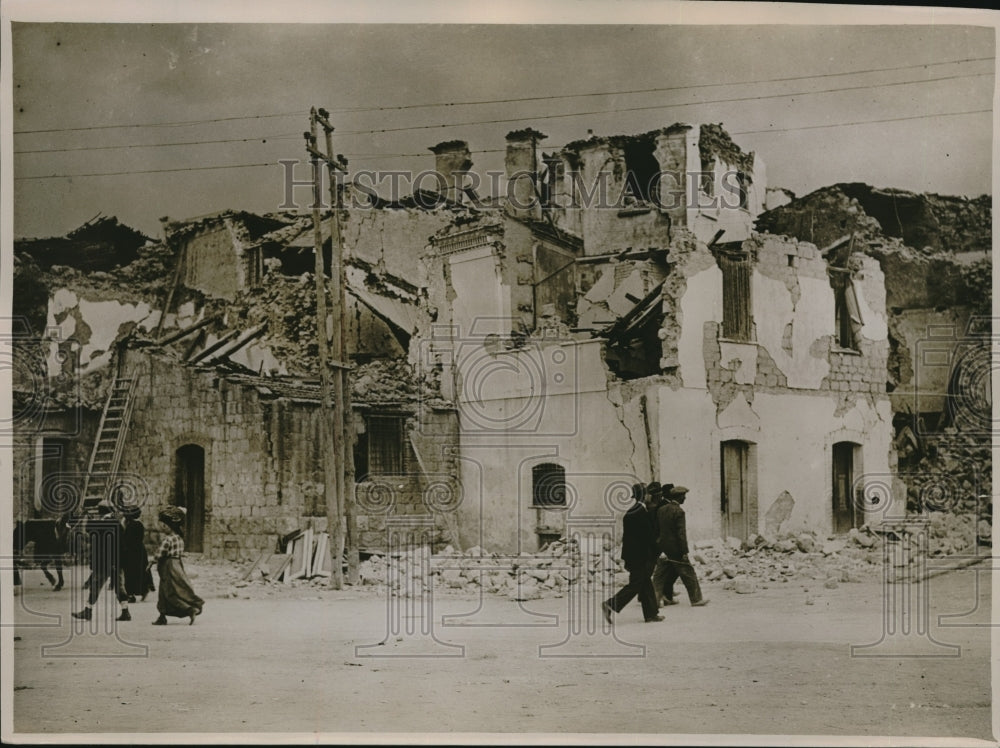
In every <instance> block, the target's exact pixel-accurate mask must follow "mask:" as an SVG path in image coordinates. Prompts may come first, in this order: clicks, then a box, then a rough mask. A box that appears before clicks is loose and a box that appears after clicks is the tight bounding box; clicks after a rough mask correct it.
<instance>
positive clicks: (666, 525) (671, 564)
mask: <svg viewBox="0 0 1000 748" xmlns="http://www.w3.org/2000/svg"><path fill="white" fill-rule="evenodd" d="M687 492H688V490H687V489H686V488H685V487H684V486H674V487H673V488H671V489H670V492H669V493H668V494H667V499H666V501H664V502H663V506H661V507H660V509H659V511H658V512H657V524H658V526H659V531H660V536H659V541H658V542H659V545H660V550H661V551H663V553H664V555H665V556H666V564H665V569H664V573H663V576H662V581H661V586H659V587H657V589H656V594H657V595H660V594H662V596H663V598H664V599H665V600H666V601H667V604H668V605H673V604H674V603H675V602H676V601H675V600H674V582H675V581H677V578H678V577H680V580H681V582H683V583H684V587H685V589H686V590H687V593H688V599H689V600H690V601H691V605H693V606H695V607H701V606H702V605H707V604H708V600H707V599H705V598H704V597H702V594H701V586H700V585H699V584H698V575H697V574H696V573H695V570H694V566H693V565H692V564H691V559H690V558H689V557H688V541H687V523H686V519H685V517H684V510H683V509H682V508H681V504H683V503H684V499H685V498H686V497H687ZM661 561H662V559H661Z"/></svg>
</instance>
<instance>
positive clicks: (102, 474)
mask: <svg viewBox="0 0 1000 748" xmlns="http://www.w3.org/2000/svg"><path fill="white" fill-rule="evenodd" d="M134 390H135V380H134V379H128V378H124V377H116V378H115V381H114V382H113V383H112V385H111V392H110V394H109V395H108V401H107V402H106V403H105V404H104V413H102V414H101V424H100V426H98V428H97V439H96V440H95V442H94V451H93V452H92V453H91V455H90V467H89V468H88V469H87V477H86V479H85V481H84V484H83V508H84V509H92V508H94V507H96V506H97V505H98V504H100V503H101V502H102V501H108V500H110V498H111V496H110V494H111V489H112V488H113V487H114V485H115V478H116V477H117V475H118V465H119V463H120V462H121V459H122V449H123V448H124V446H125V434H126V433H127V432H128V425H129V420H130V418H131V417H132V402H133V398H132V396H133V392H134Z"/></svg>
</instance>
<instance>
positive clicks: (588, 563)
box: [224, 512, 977, 604]
mask: <svg viewBox="0 0 1000 748" xmlns="http://www.w3.org/2000/svg"><path fill="white" fill-rule="evenodd" d="M976 529H977V528H976V526H975V519H974V518H972V517H970V516H965V515H951V514H944V513H940V512H932V513H930V514H928V515H922V516H921V518H920V519H919V520H913V521H909V520H908V521H907V522H906V523H905V524H901V523H897V524H882V525H879V526H877V527H874V528H872V527H868V526H865V527H862V528H860V529H858V528H854V529H852V530H850V532H848V533H847V534H846V535H838V536H825V535H818V534H816V533H814V532H812V531H785V532H780V533H778V534H777V535H776V536H773V537H766V536H763V535H753V536H752V537H751V538H749V539H748V540H745V541H744V540H739V539H737V538H725V539H723V538H717V539H713V540H703V541H697V542H695V543H694V544H693V549H692V553H691V554H690V558H691V562H692V563H693V564H694V566H695V570H696V571H697V573H698V577H699V579H700V580H701V581H702V582H703V583H705V584H706V585H708V586H712V585H715V584H718V585H721V587H722V589H724V590H728V591H732V592H734V593H736V594H741V595H746V594H752V593H754V592H757V591H759V590H763V589H767V588H768V587H769V586H772V585H780V584H787V583H788V582H792V581H803V580H816V581H817V583H818V584H821V585H822V586H823V588H825V589H836V588H837V587H838V586H839V585H841V584H845V583H855V582H864V581H875V580H878V579H881V578H883V570H885V578H886V579H888V581H891V582H905V581H916V580H917V579H919V578H920V576H921V574H922V571H921V570H922V564H923V562H924V561H926V558H927V557H928V556H939V555H953V554H956V553H958V554H960V553H970V552H974V551H975V542H976V540H975V533H976ZM923 530H926V532H922V531H923ZM922 546H924V547H922ZM620 551H621V548H620V546H618V547H613V546H612V545H611V542H610V541H609V540H607V539H604V540H603V541H601V540H599V539H598V540H591V539H584V541H583V542H582V543H580V542H578V541H577V540H575V539H572V540H565V539H562V540H558V541H555V542H553V543H550V544H549V545H547V546H546V547H545V548H543V549H542V550H540V551H538V552H536V553H526V552H522V553H521V554H519V555H517V556H511V555H500V554H495V553H490V552H489V551H487V550H485V549H483V548H480V547H478V546H476V547H473V548H469V549H468V550H466V551H459V550H456V549H455V548H454V547H452V546H450V545H449V546H447V547H445V548H444V549H443V550H441V551H439V552H437V553H432V551H431V548H430V547H428V546H421V547H418V548H414V549H412V550H409V551H403V552H396V553H392V554H376V555H372V556H370V557H369V558H367V559H366V560H364V561H362V562H361V564H360V566H359V569H358V572H359V582H360V584H361V585H362V586H363V587H368V588H374V589H375V590H376V591H379V592H388V593H390V594H393V595H398V596H402V597H417V596H419V595H421V594H425V593H428V592H430V591H431V590H433V591H434V593H435V594H442V593H443V594H464V593H469V592H476V591H479V590H482V591H483V592H485V593H487V594H490V595H498V596H502V597H506V598H508V599H510V600H518V601H519V600H534V599H539V598H551V597H563V596H565V595H566V594H567V592H568V591H569V589H570V587H571V586H573V585H582V586H583V589H584V590H586V591H594V592H595V593H596V594H600V595H606V594H607V595H610V594H611V593H612V592H614V591H615V590H617V589H619V588H620V587H622V586H624V585H625V583H626V582H627V581H628V572H627V571H626V570H625V568H624V566H623V564H622V561H621V558H620ZM224 584H225V583H224ZM228 584H229V585H230V586H229V591H228V594H229V595H230V596H233V597H245V598H247V597H251V596H252V594H253V589H252V588H254V587H257V588H260V587H263V588H267V589H268V590H271V591H273V594H277V595H280V594H283V593H286V592H293V591H294V590H297V589H301V588H302V587H310V588H326V587H328V586H329V579H328V578H327V577H314V578H312V579H297V580H294V581H292V583H291V584H290V585H285V584H283V583H280V582H272V581H269V580H267V579H266V578H263V577H261V578H258V579H252V580H250V581H249V582H232V581H230V582H228ZM806 604H812V598H810V599H809V600H807V603H806Z"/></svg>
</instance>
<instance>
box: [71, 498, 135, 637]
mask: <svg viewBox="0 0 1000 748" xmlns="http://www.w3.org/2000/svg"><path fill="white" fill-rule="evenodd" d="M98 514H99V518H89V519H88V520H87V521H86V530H87V534H88V535H89V536H90V579H89V580H88V582H87V584H86V585H85V586H86V587H87V590H88V594H87V606H86V607H85V608H84V609H83V610H81V611H78V612H76V613H73V617H74V618H82V619H83V620H85V621H89V620H90V619H91V617H92V616H93V612H92V611H93V607H94V604H95V603H96V602H97V598H98V597H99V596H100V594H101V589H102V588H103V587H104V585H105V584H108V583H109V582H110V585H111V588H112V589H113V590H114V591H115V595H116V596H117V598H118V603H119V605H121V609H122V612H121V615H119V616H118V618H117V619H115V620H118V621H131V620H132V615H131V614H130V613H129V609H128V593H127V592H126V591H125V589H124V588H123V586H122V584H121V578H120V575H119V569H120V568H121V567H120V565H121V559H122V536H123V532H122V526H121V523H120V522H119V521H118V519H116V518H115V511H114V508H113V507H111V506H110V505H108V504H101V505H99V506H98Z"/></svg>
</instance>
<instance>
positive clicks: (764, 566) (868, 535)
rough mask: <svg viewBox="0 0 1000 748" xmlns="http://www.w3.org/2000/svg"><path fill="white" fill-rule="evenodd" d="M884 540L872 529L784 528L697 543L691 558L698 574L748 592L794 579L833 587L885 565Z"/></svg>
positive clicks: (865, 577)
mask: <svg viewBox="0 0 1000 748" xmlns="http://www.w3.org/2000/svg"><path fill="white" fill-rule="evenodd" d="M881 546H882V542H881V539H880V538H879V536H878V535H877V534H876V533H875V532H873V531H871V530H869V529H868V528H863V529H862V530H858V529H852V530H851V531H850V533H849V534H848V535H846V536H837V537H834V536H829V537H825V536H817V535H816V534H815V533H813V532H810V531H803V532H783V533H780V534H778V535H777V536H776V537H765V536H763V535H755V536H753V537H751V538H750V539H749V540H745V541H741V540H739V539H737V538H728V539H727V540H725V541H722V540H709V541H701V542H696V543H694V552H693V553H692V554H691V561H692V562H693V563H694V565H695V569H696V570H697V571H698V576H699V577H700V578H701V579H704V580H705V581H707V582H716V581H717V582H721V583H722V588H723V589H729V590H733V591H735V592H738V593H741V594H745V593H750V592H755V591H756V590H757V589H764V588H767V587H768V586H769V585H770V584H781V583H786V582H789V581H792V580H802V579H814V580H823V582H824V585H825V586H827V587H830V588H834V587H836V586H838V585H839V584H840V583H842V582H863V581H866V580H869V579H872V578H874V574H875V573H876V572H877V571H878V570H879V569H880V568H881V563H882V547H881Z"/></svg>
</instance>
